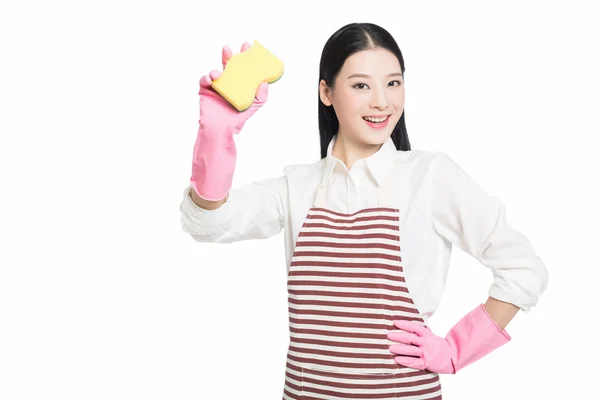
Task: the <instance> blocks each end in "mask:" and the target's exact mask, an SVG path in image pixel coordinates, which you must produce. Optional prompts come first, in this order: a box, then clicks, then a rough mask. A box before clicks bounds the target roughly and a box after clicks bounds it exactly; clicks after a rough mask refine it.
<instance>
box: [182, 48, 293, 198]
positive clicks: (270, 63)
mask: <svg viewBox="0 0 600 400" xmlns="http://www.w3.org/2000/svg"><path fill="white" fill-rule="evenodd" d="M255 46H256V47H255ZM222 64H223V68H224V72H223V73H220V72H219V71H217V70H213V71H211V72H210V74H209V75H205V76H203V77H202V78H201V79H200V91H199V92H198V94H199V95H200V120H199V121H198V122H199V128H198V134H197V137H196V143H195V145H194V151H193V162H192V176H191V178H190V184H191V186H192V188H193V189H194V190H195V191H196V193H197V194H198V196H200V197H202V198H203V199H205V200H210V201H218V200H222V199H224V198H225V197H226V196H227V193H228V192H229V190H230V189H231V185H232V181H233V173H234V170H235V163H236V147H235V141H234V137H233V136H234V134H237V133H239V132H240V131H241V129H242V127H243V126H244V124H245V122H246V121H247V120H248V119H249V118H250V117H251V116H252V115H254V114H255V113H256V111H258V109H260V108H261V107H262V106H263V105H264V104H265V103H266V101H267V96H268V90H269V88H268V84H269V82H275V81H276V80H277V79H279V78H280V77H281V75H282V74H283V64H282V63H281V62H280V61H279V60H278V59H277V58H275V57H274V56H273V55H272V54H271V53H270V52H269V51H268V50H266V49H265V48H264V47H263V46H262V45H260V44H259V43H257V42H255V44H254V46H250V44H249V43H247V42H245V43H244V44H243V45H242V49H241V52H240V53H239V54H237V55H235V56H233V55H232V51H231V49H230V48H229V46H225V47H223V51H222Z"/></svg>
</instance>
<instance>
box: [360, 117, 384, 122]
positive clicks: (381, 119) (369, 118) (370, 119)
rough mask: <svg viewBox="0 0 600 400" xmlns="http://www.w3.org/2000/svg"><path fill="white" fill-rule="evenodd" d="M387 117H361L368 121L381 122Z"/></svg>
mask: <svg viewBox="0 0 600 400" xmlns="http://www.w3.org/2000/svg"><path fill="white" fill-rule="evenodd" d="M387 118H388V117H383V118H372V117H363V119H364V120H367V121H369V122H383V121H385V120H386V119H387Z"/></svg>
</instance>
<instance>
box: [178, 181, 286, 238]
mask: <svg viewBox="0 0 600 400" xmlns="http://www.w3.org/2000/svg"><path fill="white" fill-rule="evenodd" d="M191 190H193V189H192V187H191V186H188V187H186V188H185V189H184V190H183V199H182V200H181V204H180V215H181V217H180V221H181V228H182V230H183V231H184V232H186V233H188V234H189V235H190V236H191V237H192V238H194V240H196V241H198V242H215V243H231V242H235V241H240V240H251V239H262V238H268V237H271V236H273V235H275V234H277V233H279V232H280V231H281V230H282V229H283V227H284V221H285V215H286V204H287V182H286V178H285V177H279V178H274V179H267V180H264V181H260V182H255V183H252V184H248V185H244V186H241V187H238V188H234V189H232V190H231V191H230V192H229V195H228V197H227V201H226V202H225V203H224V204H223V205H221V206H220V207H219V208H217V209H215V210H206V209H203V208H201V207H199V206H198V205H197V204H196V203H194V201H193V200H192V198H191V196H190V191H191Z"/></svg>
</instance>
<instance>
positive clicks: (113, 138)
mask: <svg viewBox="0 0 600 400" xmlns="http://www.w3.org/2000/svg"><path fill="white" fill-rule="evenodd" d="M593 4H594V2H592V1H590V2H583V1H578V2H576V1H569V2H567V1H563V2H548V1H540V2H532V1H514V2H507V1H502V2H496V3H493V4H491V3H487V2H470V3H466V2H457V1H453V2H436V3H433V2H417V1H410V2H409V1H398V0H394V1H379V2H372V1H363V2H355V3H351V2H347V1H337V2H324V1H319V2H318V6H316V5H315V6H314V7H313V6H310V5H308V3H307V2H301V3H296V4H289V5H288V4H285V5H284V3H280V2H266V1H244V2H240V3H239V5H236V4H235V3H230V2H206V1H187V2H182V1H178V2H175V1H168V2H167V1H162V2H159V1H147V2H141V1H138V2H133V1H118V2H117V1H98V2H76V1H70V2H67V1H52V2H24V1H22V2H3V4H2V6H1V7H0V44H1V48H0V57H1V62H0V69H1V73H0V101H1V103H0V107H1V109H0V114H1V116H0V124H1V125H0V133H1V141H0V174H1V176H0V178H1V186H0V188H1V192H2V195H1V196H0V204H1V207H0V235H1V236H0V239H1V241H0V268H1V269H0V399H2V400H21V399H32V400H33V399H36V400H38V399H61V400H67V399H69V400H71V399H77V400H80V399H86V400H87V399H89V400H95V399H110V400H120V399H127V400H133V399H143V400H155V399H165V400H166V399H169V400H189V399H209V398H210V399H216V398H226V399H241V398H244V399H261V400H263V399H281V397H282V390H283V382H284V372H285V356H286V350H287V344H288V326H287V292H286V273H285V264H284V247H283V236H282V234H280V235H277V236H275V237H273V238H271V239H267V240H262V241H251V242H243V243H236V244H231V245H215V244H200V243H195V242H194V241H193V240H192V239H191V238H190V237H189V236H187V235H186V234H185V233H183V232H182V231H181V229H180V225H179V224H180V222H179V204H180V201H181V195H182V190H183V189H184V188H185V187H186V185H187V183H188V179H189V176H190V168H191V156H192V149H193V145H194V141H195V136H196V130H197V121H198V81H199V79H200V77H201V76H202V75H203V74H205V73H207V72H208V71H210V70H211V69H213V68H220V60H221V48H222V46H223V45H224V44H229V45H231V46H232V47H233V48H234V50H235V52H238V51H239V48H240V46H241V44H242V42H243V41H244V40H248V41H252V40H254V39H256V40H259V41H261V42H262V43H263V44H264V45H265V46H266V47H267V48H269V49H270V50H271V51H272V52H273V53H275V54H276V55H278V56H279V57H280V58H281V59H282V60H283V61H284V63H285V74H284V77H283V78H282V79H281V80H280V81H279V82H277V83H276V84H274V85H272V86H271V90H270V96H269V100H268V103H267V105H266V106H265V107H264V108H263V109H262V110H260V111H259V112H258V113H257V114H256V115H255V116H254V117H253V118H252V119H251V120H250V121H249V122H248V123H247V124H246V126H245V128H244V131H243V132H242V134H240V135H239V136H237V139H236V140H237V143H238V152H239V158H238V168H237V170H236V175H235V180H234V184H235V185H236V186H237V185H240V184H243V183H248V182H252V181H258V180H261V179H266V178H269V177H274V176H279V175H280V174H281V172H282V169H283V167H284V166H285V165H287V164H294V163H310V162H314V161H316V160H317V159H318V157H319V138H318V131H317V108H316V106H317V78H318V63H319V56H320V52H321V49H322V47H323V45H324V43H325V41H326V40H327V38H328V37H329V36H330V35H331V34H332V33H333V32H334V31H335V30H337V29H338V28H339V27H341V26H342V25H344V24H346V23H348V22H355V21H363V22H375V23H377V24H380V25H382V26H383V27H385V28H386V29H388V30H389V31H390V32H391V33H392V34H393V35H394V37H395V38H396V39H397V41H398V43H399V45H400V48H401V50H402V52H403V55H404V58H405V62H406V74H405V85H406V111H405V112H406V120H407V128H408V134H409V137H410V140H411V142H412V145H413V148H415V149H426V150H438V151H443V152H446V153H447V154H449V155H450V156H451V157H453V158H454V159H455V160H456V161H457V162H458V163H459V164H460V165H461V166H462V167H463V168H464V169H465V170H466V171H467V172H468V173H469V174H470V175H471V176H472V177H473V178H474V179H475V180H477V181H478V182H479V183H480V184H481V185H482V186H483V187H484V188H485V189H486V190H487V191H489V192H490V193H491V194H493V195H497V196H499V197H500V198H501V199H502V200H503V201H504V202H505V203H506V205H507V210H508V213H507V218H508V221H509V222H510V223H511V224H512V225H513V226H514V227H515V228H516V229H518V230H520V231H521V232H523V233H524V234H525V235H526V236H527V237H528V238H529V240H530V241H531V243H532V245H533V246H534V248H535V250H536V252H537V253H538V255H539V256H540V257H541V258H542V260H543V261H544V262H545V264H546V266H547V268H548V269H549V271H550V284H549V287H548V290H547V291H546V292H545V293H544V295H543V296H542V298H541V300H540V302H539V304H538V307H536V308H535V309H533V311H532V312H531V313H530V314H524V313H519V314H518V315H517V317H516V318H515V319H514V320H513V321H512V322H511V324H510V325H509V326H508V328H507V330H508V331H509V333H510V334H511V335H512V337H513V340H512V342H511V343H510V344H508V345H506V346H504V347H502V348H501V349H499V350H497V351H496V352H494V353H493V354H491V355H490V356H488V357H486V358H484V359H482V360H481V361H479V362H478V363H477V364H473V365H472V366H470V367H467V368H466V369H464V370H462V371H460V372H459V374H457V375H454V376H447V375H443V376H442V385H443V390H444V399H446V400H447V399H461V400H464V399H482V398H485V399H488V400H492V399H506V398H511V399H543V398H548V397H549V396H552V397H555V396H556V397H558V398H561V399H565V398H577V397H580V396H584V395H588V396H587V397H586V398H594V397H595V396H597V395H598V388H597V385H596V382H597V378H598V377H597V374H598V358H599V357H600V354H599V352H598V345H597V343H598V339H597V338H598V336H597V333H598V331H597V330H596V329H595V328H594V327H593V326H594V324H595V322H596V321H595V319H596V316H597V315H598V300H597V299H598V297H597V287H598V280H599V279H600V274H599V272H598V271H599V267H600V262H599V261H598V255H597V250H598V248H599V247H600V246H599V242H598V239H600V235H599V234H598V226H599V225H600V218H599V211H598V204H599V202H600V196H599V195H598V186H600V185H599V184H598V181H599V177H598V175H599V174H598V171H600V162H599V161H598V158H597V153H598V148H597V144H598V135H599V134H600V129H599V126H600V124H599V122H598V108H599V106H600V101H599V97H598V93H599V91H600V78H599V77H598V76H599V72H598V71H599V70H600V62H599V60H598V41H597V40H595V39H593V38H594V37H598V36H599V35H600V29H599V28H598V24H597V20H598V12H597V11H595V10H594V7H593V6H592V5H593ZM450 271H451V272H450V277H449V281H448V285H447V289H446V292H445V293H444V296H443V298H442V304H441V306H440V308H439V309H438V312H437V314H436V315H435V316H434V317H433V319H432V320H431V324H432V327H433V328H434V330H435V331H436V332H438V333H439V334H440V335H441V336H443V335H445V332H446V331H447V330H448V329H449V328H450V327H451V326H452V325H453V324H454V323H455V322H456V321H457V320H458V319H459V318H460V317H461V316H462V315H463V314H465V313H466V312H467V311H469V310H471V309H472V307H474V305H475V304H476V303H477V302H480V301H484V300H485V298H486V293H487V288H488V285H489V283H490V279H491V275H490V274H489V271H488V270H487V269H485V268H484V267H482V266H481V265H480V264H479V263H478V262H477V261H476V260H474V259H473V258H471V257H470V256H468V255H465V253H463V252H461V251H460V250H458V249H455V252H454V253H453V257H452V264H451V269H450Z"/></svg>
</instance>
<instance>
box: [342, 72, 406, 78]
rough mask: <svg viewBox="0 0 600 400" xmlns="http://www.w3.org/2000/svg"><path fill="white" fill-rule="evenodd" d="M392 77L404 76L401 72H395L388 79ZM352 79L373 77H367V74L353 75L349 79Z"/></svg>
mask: <svg viewBox="0 0 600 400" xmlns="http://www.w3.org/2000/svg"><path fill="white" fill-rule="evenodd" d="M392 76H402V73H400V72H393V73H391V74H388V75H387V77H388V78H390V77H392ZM350 78H371V75H367V74H352V75H350V76H349V77H348V78H347V79H350Z"/></svg>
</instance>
